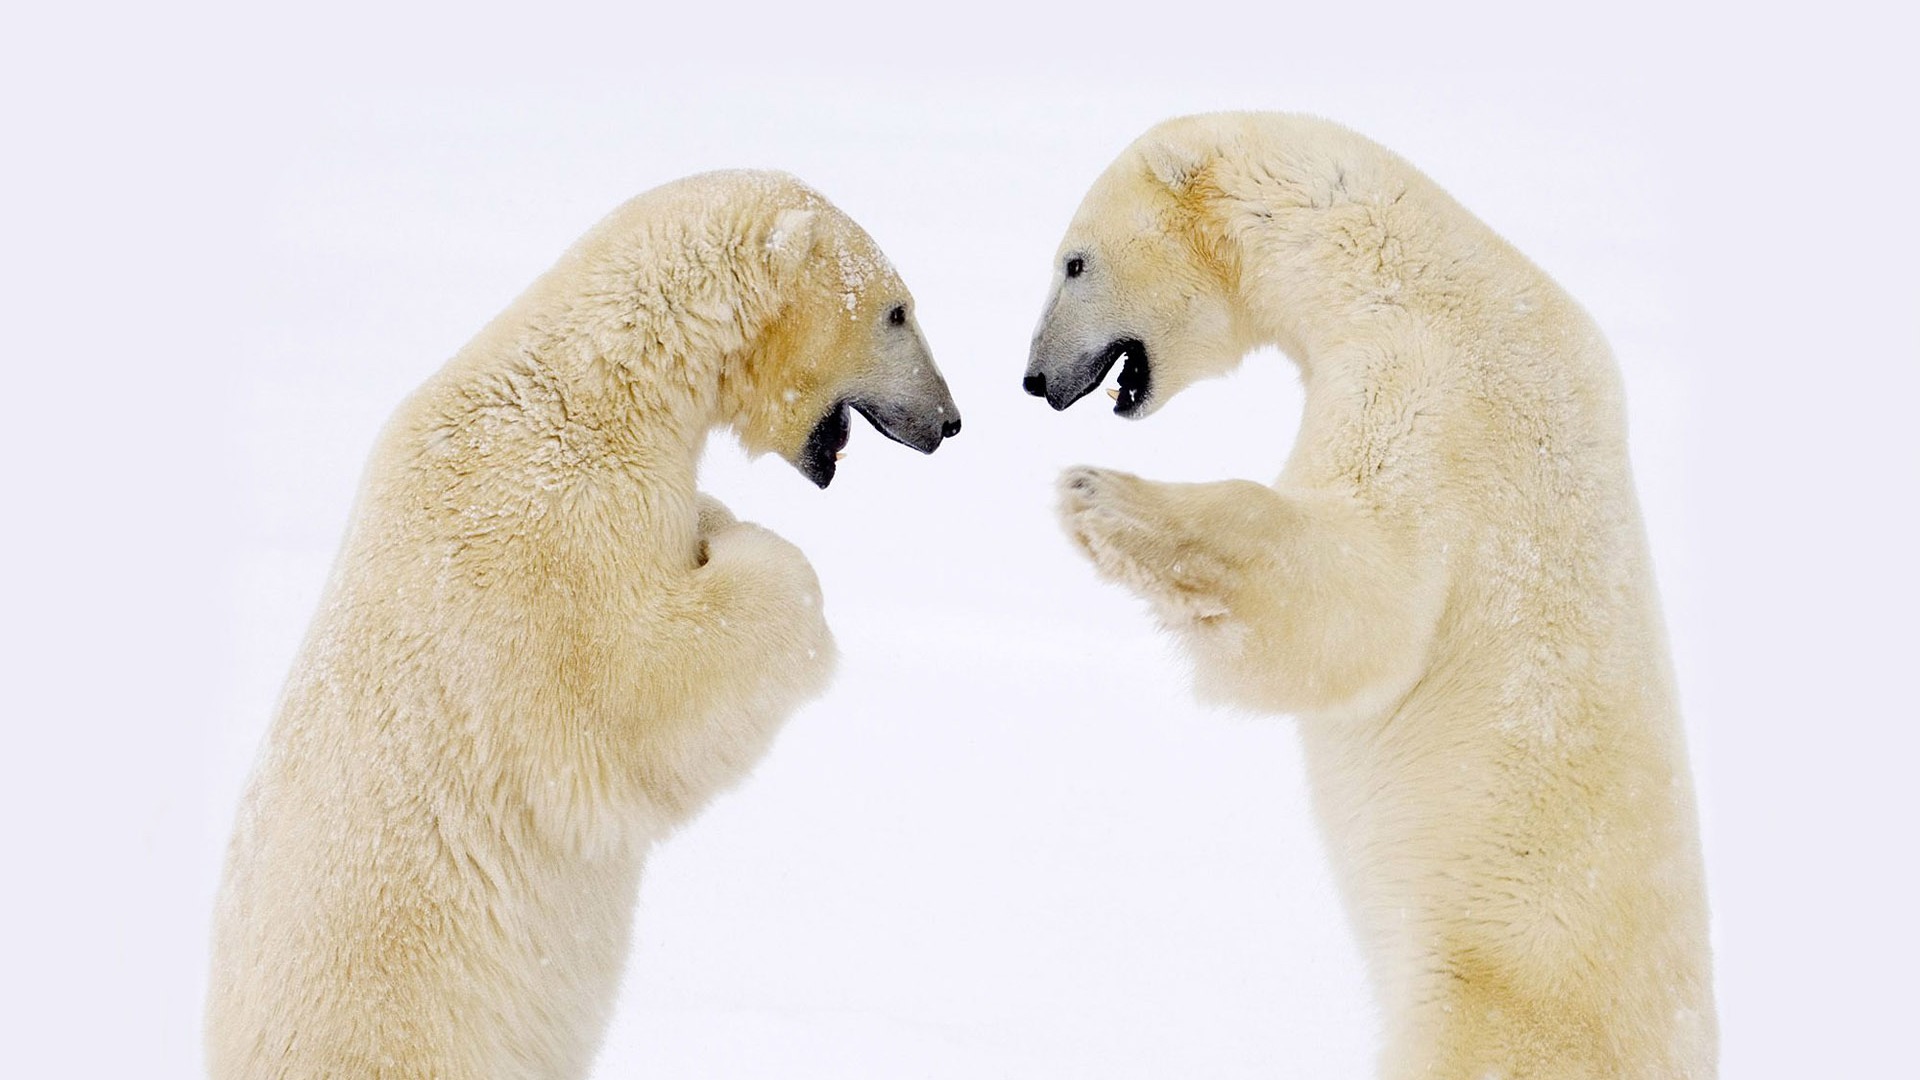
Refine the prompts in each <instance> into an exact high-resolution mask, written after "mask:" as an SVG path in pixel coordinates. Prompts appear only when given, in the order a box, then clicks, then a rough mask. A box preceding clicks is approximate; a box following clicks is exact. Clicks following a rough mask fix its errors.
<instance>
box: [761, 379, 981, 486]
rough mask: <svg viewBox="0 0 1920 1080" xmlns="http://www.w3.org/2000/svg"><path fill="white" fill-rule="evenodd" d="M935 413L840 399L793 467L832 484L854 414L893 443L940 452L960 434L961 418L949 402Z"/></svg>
mask: <svg viewBox="0 0 1920 1080" xmlns="http://www.w3.org/2000/svg"><path fill="white" fill-rule="evenodd" d="M935 409H936V411H935V412H934V413H931V414H929V413H928V412H927V411H926V409H925V407H924V406H922V407H920V408H918V409H916V408H914V407H911V406H908V405H903V404H900V403H896V402H874V401H868V400H866V399H865V398H857V397H855V398H841V399H840V400H839V401H836V402H834V403H833V407H832V408H831V409H828V410H827V414H826V415H825V416H822V417H821V418H820V422H819V423H817V424H815V425H813V431H812V432H810V433H809V434H808V435H807V442H806V445H805V446H802V447H801V448H800V457H799V458H798V459H797V460H795V461H794V464H795V465H796V466H798V467H799V469H800V473H801V475H803V476H805V477H806V478H807V479H809V480H811V481H813V482H814V483H815V484H817V485H819V486H820V487H826V486H827V485H828V484H831V483H833V473H834V469H835V468H836V466H837V464H838V462H839V460H840V451H842V450H845V449H846V448H847V438H848V437H849V436H850V435H852V433H853V431H852V428H853V418H852V413H854V412H858V413H859V414H860V415H861V416H864V417H866V418H867V423H869V424H872V425H873V430H875V431H877V432H879V433H880V434H882V435H885V436H886V437H887V438H889V439H892V440H893V441H894V442H897V443H899V444H900V445H902V446H911V447H913V448H914V449H915V450H918V451H920V452H921V453H923V454H931V453H933V452H934V451H935V450H938V449H940V443H941V442H942V441H943V440H946V439H949V438H952V437H953V436H955V435H958V434H960V414H959V413H958V412H956V411H954V409H953V401H952V399H950V398H948V399H946V403H945V404H943V405H936V406H935Z"/></svg>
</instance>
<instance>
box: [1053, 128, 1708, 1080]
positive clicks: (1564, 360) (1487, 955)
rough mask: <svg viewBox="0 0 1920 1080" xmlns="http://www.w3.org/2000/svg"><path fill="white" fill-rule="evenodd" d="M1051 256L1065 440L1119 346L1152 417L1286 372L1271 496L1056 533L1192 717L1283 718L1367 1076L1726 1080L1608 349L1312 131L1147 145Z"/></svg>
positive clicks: (1180, 134)
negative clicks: (1194, 703)
mask: <svg viewBox="0 0 1920 1080" xmlns="http://www.w3.org/2000/svg"><path fill="white" fill-rule="evenodd" d="M1060 257H1061V265H1062V266H1063V267H1064V266H1065V265H1066V264H1067V261H1068V260H1070V259H1079V260H1080V263H1079V264H1078V265H1077V266H1075V269H1076V270H1077V271H1078V273H1077V274H1076V275H1075V276H1073V277H1071V278H1069V277H1068V276H1067V275H1066V274H1065V273H1060V274H1057V275H1056V285H1055V292H1054V296H1053V298H1052V300H1051V301H1050V303H1049V307H1048V311H1047V314H1046V315H1045V316H1044V317H1043V319H1042V323H1041V328H1040V331H1039V333H1038V335H1037V336H1036V339H1035V347H1034V357H1033V364H1032V366H1031V367H1030V368H1029V374H1028V380H1029V382H1028V387H1029V390H1030V391H1032V392H1035V393H1047V394H1049V396H1050V399H1051V400H1053V402H1054V404H1055V405H1056V407H1065V405H1066V404H1071V402H1072V400H1073V399H1074V398H1075V397H1077V396H1078V395H1079V394H1082V393H1085V392H1086V391H1087V390H1089V389H1092V388H1093V386H1097V385H1098V381H1099V379H1100V378H1101V376H1102V375H1104V372H1105V367H1104V366H1103V365H1109V364H1110V363H1111V355H1110V354H1105V353H1102V351H1101V350H1102V349H1103V348H1104V347H1106V346H1107V345H1108V344H1109V343H1110V342H1114V341H1120V340H1127V339H1131V340H1135V341H1138V342H1139V343H1140V344H1141V346H1143V348H1142V349H1140V350H1139V351H1142V352H1144V354H1145V360H1146V363H1145V365H1144V367H1145V369H1146V372H1147V374H1146V377H1145V378H1144V379H1143V378H1142V377H1141V376H1140V373H1138V372H1136V374H1135V376H1134V378H1133V385H1135V386H1139V385H1140V384H1141V383H1142V382H1143V381H1144V382H1145V383H1146V386H1147V389H1146V391H1145V393H1144V395H1143V400H1141V401H1139V402H1137V403H1136V402H1133V401H1131V400H1130V399H1129V397H1127V396H1125V395H1123V396H1122V397H1121V406H1120V411H1122V412H1123V413H1129V414H1132V415H1146V414H1148V413H1150V412H1152V411H1153V410H1154V409H1156V408H1158V407H1159V406H1160V405H1161V404H1163V403H1164V402H1165V400H1166V398H1167V397H1168V396H1169V395H1171V394H1172V393H1174V392H1176V391H1177V390H1178V389H1180V388H1181V387H1183V386H1185V385H1187V384H1189V383H1191V382H1192V381H1194V380H1195V379H1198V378H1203V377H1206V376H1209V375H1213V374H1218V373H1221V372H1224V371H1226V370H1228V369H1229V368H1231V367H1232V366H1233V365H1234V364H1236V363H1237V362H1238V361H1239V358H1240V357H1241V356H1242V355H1243V354H1244V353H1246V352H1247V351H1248V350H1249V349H1250V348H1252V347H1254V346H1257V345H1261V344H1275V345H1278V346H1279V347H1280V348H1282V349H1283V350H1284V351H1285V352H1287V353H1288V354H1289V355H1290V356H1291V357H1292V358H1293V359H1294V360H1295V361H1296V362H1297V363H1298V364H1299V366H1300V370H1301V372H1302V375H1303V379H1304V382H1305V387H1306V412H1305V417H1304V419H1303V420H1302V423H1301V427H1300V433H1299V436H1298V440H1297V442H1296V443H1295V446H1294V449H1293V453H1292V456H1291V457H1290V458H1289V459H1288V462H1287V465H1286V468H1285V470H1284V472H1283V473H1282V474H1281V476H1280V478H1279V479H1278V481H1277V482H1275V483H1274V484H1273V485H1272V486H1265V485H1261V484H1256V483H1251V482H1246V481H1228V482H1225V483H1212V484H1168V483H1155V482H1152V481H1148V480H1143V479H1139V478H1137V477H1133V476H1129V475H1125V474H1122V473H1117V472H1112V471H1107V470H1102V469H1092V468H1076V469H1072V470H1069V471H1068V472H1067V473H1066V474H1065V475H1064V476H1063V478H1062V480H1061V487H1060V510H1061V515H1062V519H1063V521H1064V524H1065V527H1066V530H1067V532H1068V534H1069V535H1070V536H1071V537H1072V538H1073V540H1074V541H1075V542H1076V543H1077V544H1078V545H1079V546H1080V547H1081V549H1082V550H1083V551H1084V552H1085V553H1086V554H1087V556H1088V557H1089V558H1090V559H1091V560H1092V562H1093V564H1094V565H1095V567H1097V568H1098V570H1099V571H1100V572H1101V573H1102V574H1104V575H1106V576H1107V577H1109V578H1112V579H1114V580H1117V581H1120V582H1122V583H1124V584H1126V585H1128V586H1130V587H1132V588H1133V589H1134V590H1135V591H1137V592H1138V593H1139V594H1140V595H1142V596H1143V597H1145V598H1146V599H1147V600H1148V601H1149V602H1150V604H1151V605H1152V607H1153V609H1154V611H1155V612H1156V613H1157V615H1158V617H1159V618H1160V620H1161V621H1162V622H1164V624H1165V625H1166V626H1167V627H1169V628H1171V629H1172V630H1173V631H1174V632H1175V633H1176V634H1177V635H1178V636H1179V637H1180V638H1181V639H1182V640H1183V641H1184V643H1185V644H1186V646H1187V648H1188V650H1189V651H1190V653H1191V655H1192V658H1193V661H1194V665H1195V685H1196V688H1197V691H1198V692H1199V693H1200V695H1201V696H1203V697H1205V698H1208V699H1212V700H1216V701H1221V702H1227V703H1232V704H1234V705H1238V706H1242V707H1245V708H1249V709H1255V710H1261V711H1268V712H1285V713H1292V714H1295V715H1296V716H1298V717H1299V723H1300V730H1301V732H1302V735H1303V737H1304V740H1305V748H1306V755H1307V761H1308V766H1309V769H1310V773H1311V782H1312V786H1313V791H1314V796H1315V802H1316V806H1317V810H1318V814H1319V818H1320V821H1321V824H1322V825H1323V827H1324V832H1325V835H1326V839H1327V844H1328V849H1329V851H1330V852H1331V855H1332V858H1333V861H1334V863H1335V866H1336V870H1337V875H1338V878H1339V881H1340V883H1341V885H1342V888H1343V892H1344V895H1345V897H1346V900H1347V904H1348V907H1349V910H1350V912H1351V916H1352V920H1353V923H1354V925H1355V927H1356V928H1357V930H1358V933H1359V936H1360V938H1361V941H1362V944H1363V948H1364V952H1365V954H1366V956H1367V957H1368V960H1369V964H1370V968H1371V972H1372V976H1373V981H1374V984H1375V987H1376V990H1377V996H1378V999H1379V1002H1380V1004H1381V1007H1382V1009H1383V1010H1384V1012H1385V1015H1386V1020H1387V1038H1388V1042H1387V1046H1386V1048H1385V1051H1384V1054H1383V1058H1382V1072H1383V1074H1384V1075H1385V1076H1388V1077H1460V1078H1463V1080H1481V1078H1485V1077H1696V1078H1699V1077H1708V1076H1711V1075H1713V1073H1714V1071H1715V1057H1716V1033H1715V1032H1716V1028H1715V1021H1714V1011H1713V997H1712V989H1711V970H1710V961H1709V956H1708V942H1707V909H1706V903H1705V899H1704V892H1703V886H1702V875H1701V864H1700V853H1699V850H1698V841H1697V838H1696V832H1697V830H1696V825H1695V813H1694V806H1693V795H1692V790H1691V786H1690V782H1689V779H1688V772H1687V765H1686V754H1685V748H1684V746H1683V742H1682V733H1681V727H1680V721H1679V717H1678V715H1677V712H1676V706H1675V700H1674V687H1673V679H1672V675H1671V673H1670V671H1669V665H1668V659H1667V646H1666V642H1665V638H1664V630H1663V629H1662V625H1661V618H1660V612H1659V606H1658V602H1657V597H1656V593H1655V588H1654V580H1653V571H1652V566H1651V563H1650V560H1649V556H1648V552H1647V545H1646V541H1645V539H1644V535H1643V529H1642V526H1641V521H1640V513H1639V510H1638V508H1637V506H1636V503H1635V499H1634V493H1633V485H1632V480H1631V476H1630V473H1629V466H1628V458H1627V446H1626V423H1625V418H1624V415H1623V412H1622V395H1621V388H1620V381H1619V376H1618V373H1617V371H1616V369H1615V365H1614V363H1613V360H1612V357H1611V356H1610V354H1609V352H1608V349H1607V346H1606V343H1605V342H1604V341H1603V340H1602V338H1601V335H1600V333H1599V331H1598V330H1597V329H1596V328H1595V326H1594V324H1593V322H1592V321H1591V320H1590V319H1589V318H1588V316H1587V315H1586V314H1585V313H1584V312H1583V311H1582V310H1581V309H1580V307H1579V306H1578V305H1577V304H1575V303H1574V301H1573V300H1572V299H1570V298H1569V297H1568V296H1567V295H1566V294H1565V293H1564V292H1562V291H1561V290H1560V289H1559V288H1558V287H1557V286H1556V285H1555V284H1554V283H1553V282H1552V281H1551V280H1549V279H1548V277H1547V276H1546V275H1545V274H1544V273H1542V272H1541V271H1540V270H1539V269H1538V268H1536V267H1535V266H1534V265H1533V264H1531V263H1530V262H1528V261H1527V260H1526V258H1524V257H1523V256H1522V255H1520V253H1519V252H1517V251H1515V250H1513V248H1511V247H1510V246H1508V245H1507V244H1506V243H1505V242H1504V241H1502V240H1501V239H1500V238H1499V237H1498V236H1496V235H1495V234H1494V233H1493V231H1492V230H1491V229H1489V228H1487V227H1486V226H1485V225H1484V224H1482V223H1481V222H1480V221H1479V220H1478V219H1476V218H1475V217H1474V216H1473V215H1472V214H1470V213H1469V212H1467V211H1466V210H1465V209H1464V208H1462V207H1461V206H1460V205H1459V204H1458V203H1456V202H1454V201H1453V200H1452V199H1451V198H1449V197H1448V196H1447V195H1446V193H1445V192H1443V191H1441V190H1440V189H1439V188H1438V187H1437V186H1435V185H1434V184H1433V182H1432V181H1430V180H1428V179H1427V178H1426V177H1425V176H1423V175H1421V174H1420V173H1419V172H1418V171H1416V170H1415V169H1414V168H1413V167H1411V166H1410V165H1408V164H1407V163H1406V162H1404V161H1402V160H1400V159H1399V158H1398V157H1396V156H1394V155H1393V154H1392V153H1390V152H1388V151H1386V150H1385V149H1383V148H1381V147H1379V146H1378V145H1375V144H1374V143H1372V142H1370V141H1368V140H1366V139H1364V138H1361V137H1359V136H1357V135H1354V134H1353V133H1351V132H1348V131H1346V130H1344V129H1342V128H1339V127H1337V126H1335V125H1333V124H1330V123H1326V122H1323V121H1318V120H1314V119H1309V118H1305V117H1295V116H1283V115H1253V114H1248V115H1218V116H1201V117H1190V118H1186V119H1181V120H1175V121H1170V122H1168V123H1166V124H1163V125H1160V126H1159V127H1157V128H1155V129H1153V130H1152V131H1150V132H1149V133H1147V134H1146V135H1145V136H1144V137H1142V138H1141V139H1140V140H1139V141H1138V142H1137V143H1135V144H1134V145H1133V146H1132V147H1131V148H1130V149H1128V150H1127V151H1126V152H1125V153H1124V154H1122V155H1121V157H1120V158H1119V160H1118V161H1117V162H1115V163H1114V165H1113V166H1112V167H1111V168H1110V169H1109V170H1108V171H1107V172H1106V173H1105V174H1104V175H1103V176H1102V177H1101V178H1100V179H1099V181H1098V182H1097V183H1096V184H1095V185H1094V187H1093V189H1092V190H1091V192H1090V193H1089V194H1088V196H1087V198H1086V201H1085V202H1084V203H1083V205H1082V206H1081V208H1080V211H1079V213H1078V215H1077V216H1076V218H1075V219H1074V222H1073V224H1072V226H1071V228H1070V229H1069V231H1068V234H1067V238H1066V240H1065V242H1064V243H1063V244H1062V245H1061V248H1060ZM1089 378H1091V379H1092V380H1093V382H1092V383H1091V384H1088V379H1089ZM1123 385H1125V384H1124V383H1123ZM1129 406H1132V407H1131V408H1129Z"/></svg>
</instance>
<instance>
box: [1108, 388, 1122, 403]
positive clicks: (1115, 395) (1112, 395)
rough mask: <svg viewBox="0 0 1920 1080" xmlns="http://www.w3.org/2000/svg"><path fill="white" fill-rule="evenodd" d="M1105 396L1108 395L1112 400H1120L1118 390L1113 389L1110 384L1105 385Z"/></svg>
mask: <svg viewBox="0 0 1920 1080" xmlns="http://www.w3.org/2000/svg"><path fill="white" fill-rule="evenodd" d="M1107 396H1108V397H1110V398H1112V399H1113V400H1115V401H1119V400H1120V391H1118V390H1115V389H1114V388H1113V387H1111V386H1109V387H1107Z"/></svg>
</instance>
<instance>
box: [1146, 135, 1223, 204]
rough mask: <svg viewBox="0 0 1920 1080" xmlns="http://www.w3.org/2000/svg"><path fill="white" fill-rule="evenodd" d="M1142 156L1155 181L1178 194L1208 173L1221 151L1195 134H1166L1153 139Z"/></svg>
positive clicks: (1154, 136)
mask: <svg viewBox="0 0 1920 1080" xmlns="http://www.w3.org/2000/svg"><path fill="white" fill-rule="evenodd" d="M1140 153H1141V157H1142V158H1144V159H1145V160H1146V163H1147V171H1148V172H1150V173H1152V174H1153V178H1154V179H1155V180H1158V181H1160V182H1161V183H1162V184H1165V185H1166V186H1167V187H1168V189H1170V190H1171V191H1173V192H1174V193H1176V194H1178V193H1179V192H1182V191H1185V190H1186V188H1187V186H1188V185H1189V184H1191V183H1193V181H1194V178H1195V177H1197V176H1199V175H1200V174H1201V173H1202V172H1204V171H1206V168H1207V166H1208V165H1210V164H1212V162H1213V159H1214V158H1216V157H1218V156H1219V154H1220V151H1219V149H1218V148H1217V147H1216V146H1214V145H1213V144H1212V143H1211V142H1209V141H1207V140H1206V139H1205V138H1204V136H1201V135H1199V134H1197V133H1195V132H1192V131H1163V132H1158V133H1156V134H1154V135H1153V136H1151V137H1149V138H1148V139H1147V141H1146V143H1145V145H1143V146H1142V147H1141V148H1140Z"/></svg>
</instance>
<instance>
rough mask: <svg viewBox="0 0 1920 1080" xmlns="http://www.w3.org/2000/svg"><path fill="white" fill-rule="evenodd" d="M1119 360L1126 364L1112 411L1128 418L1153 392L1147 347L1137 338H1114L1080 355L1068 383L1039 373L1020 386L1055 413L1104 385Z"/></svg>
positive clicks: (1151, 370)
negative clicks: (1093, 350)
mask: <svg viewBox="0 0 1920 1080" xmlns="http://www.w3.org/2000/svg"><path fill="white" fill-rule="evenodd" d="M1122 358H1124V359H1125V360H1126V363H1125V365H1124V366H1122V367H1121V369H1120V397H1119V398H1118V399H1117V400H1115V401H1114V403H1113V411H1114V412H1115V413H1116V414H1118V415H1120V416H1126V417H1132V416H1135V415H1137V414H1138V413H1139V412H1140V410H1141V409H1143V408H1144V407H1145V406H1146V403H1147V394H1148V393H1149V392H1150V391H1151V390H1152V389H1153V368H1152V366H1151V365H1150V364H1149V363H1148V361H1147V344H1146V342H1144V341H1141V340H1140V339H1139V338H1115V339H1114V340H1112V341H1110V342H1108V343H1107V344H1106V346H1105V347H1104V348H1101V349H1099V350H1098V351H1095V352H1089V353H1083V354H1082V355H1081V356H1080V358H1079V359H1078V360H1077V361H1076V362H1075V363H1074V365H1073V370H1072V371H1071V372H1068V373H1067V374H1069V375H1073V376H1077V378H1074V379H1073V380H1072V381H1071V383H1069V382H1067V381H1066V380H1064V379H1059V378H1049V377H1047V375H1046V374H1045V373H1040V374H1038V375H1029V376H1028V377H1027V379H1026V381H1025V383H1023V386H1024V387H1025V389H1026V391H1027V393H1029V394H1032V395H1034V396H1035V397H1044V398H1046V399H1047V404H1048V405H1051V406H1053V408H1054V409H1055V410H1056V411H1058V410H1062V409H1065V408H1066V407H1067V406H1069V405H1072V404H1073V403H1074V402H1076V401H1079V400H1080V399H1081V398H1083V397H1086V396H1087V395H1088V394H1091V393H1093V391H1094V390H1095V389H1096V388H1097V387H1099V385H1100V384H1101V383H1102V382H1104V381H1106V378H1107V373H1108V372H1109V371H1112V370H1113V365H1115V364H1118V363H1120V362H1121V360H1122Z"/></svg>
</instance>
